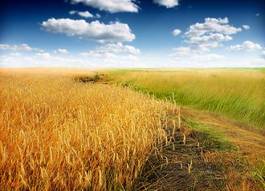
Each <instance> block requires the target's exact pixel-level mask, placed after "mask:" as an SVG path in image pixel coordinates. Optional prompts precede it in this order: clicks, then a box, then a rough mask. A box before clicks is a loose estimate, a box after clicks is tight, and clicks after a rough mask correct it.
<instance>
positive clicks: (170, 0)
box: [154, 0, 179, 8]
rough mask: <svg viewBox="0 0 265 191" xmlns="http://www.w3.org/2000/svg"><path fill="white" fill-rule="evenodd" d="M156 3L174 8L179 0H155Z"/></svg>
mask: <svg viewBox="0 0 265 191" xmlns="http://www.w3.org/2000/svg"><path fill="white" fill-rule="evenodd" d="M154 3H156V4H158V5H161V6H165V7H166V8H172V7H175V6H178V5H179V0H154Z"/></svg>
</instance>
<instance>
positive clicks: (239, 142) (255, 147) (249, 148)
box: [183, 109, 265, 165]
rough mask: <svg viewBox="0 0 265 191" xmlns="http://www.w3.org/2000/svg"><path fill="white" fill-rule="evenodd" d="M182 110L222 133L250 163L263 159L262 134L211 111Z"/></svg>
mask: <svg viewBox="0 0 265 191" xmlns="http://www.w3.org/2000/svg"><path fill="white" fill-rule="evenodd" d="M183 112H184V115H188V116H191V117H192V118H193V119H196V120H197V121H199V122H201V123H204V124H206V125H207V126H209V127H213V128H215V129H216V130H218V131H220V132H221V133H223V134H224V135H225V136H226V138H227V139H228V140H229V141H230V142H231V143H233V144H234V145H236V146H237V147H238V148H239V151H240V152H241V154H242V155H243V156H245V157H247V158H248V161H249V162H250V163H251V164H252V165H254V164H256V163H257V162H259V161H260V160H262V159H263V160H265V136H264V135H262V134H260V133H257V132H253V131H250V130H248V129H246V128H244V127H242V125H240V124H236V123H235V122H233V121H231V120H229V119H226V118H223V117H220V116H216V115H214V114H211V113H207V112H202V111H196V110H192V109H184V111H183Z"/></svg>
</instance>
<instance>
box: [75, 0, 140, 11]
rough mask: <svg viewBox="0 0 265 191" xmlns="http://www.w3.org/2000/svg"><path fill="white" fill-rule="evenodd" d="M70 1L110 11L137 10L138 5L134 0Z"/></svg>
mask: <svg viewBox="0 0 265 191" xmlns="http://www.w3.org/2000/svg"><path fill="white" fill-rule="evenodd" d="M71 2H72V3H83V4H84V5H87V6H91V7H93V8H96V9H99V10H101V11H108V12H110V13H117V12H132V13H136V12H138V9H139V7H138V6H137V4H136V3H135V0H71Z"/></svg>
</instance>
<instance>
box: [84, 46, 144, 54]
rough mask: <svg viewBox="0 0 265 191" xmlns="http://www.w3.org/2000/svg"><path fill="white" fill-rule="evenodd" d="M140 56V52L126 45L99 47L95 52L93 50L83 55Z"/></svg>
mask: <svg viewBox="0 0 265 191" xmlns="http://www.w3.org/2000/svg"><path fill="white" fill-rule="evenodd" d="M138 54H140V50H139V49H137V48H135V47H133V46H130V45H124V44H122V43H109V44H105V45H102V46H100V47H97V48H96V49H95V50H91V51H89V52H85V53H82V55H85V56H98V57H102V56H106V55H109V56H113V55H138Z"/></svg>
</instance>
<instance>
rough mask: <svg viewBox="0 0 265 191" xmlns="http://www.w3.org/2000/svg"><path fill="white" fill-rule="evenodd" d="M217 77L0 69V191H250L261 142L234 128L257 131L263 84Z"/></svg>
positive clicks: (260, 167)
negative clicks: (140, 91)
mask: <svg viewBox="0 0 265 191" xmlns="http://www.w3.org/2000/svg"><path fill="white" fill-rule="evenodd" d="M229 72H231V71H229ZM122 73H123V75H121V74H122ZM195 73H196V74H195ZM221 73H222V72H217V71H214V72H210V71H207V72H206V73H205V72H203V71H200V72H195V71H186V72H184V73H181V74H183V75H182V76H181V75H179V73H178V72H165V71H160V72H158V71H127V72H124V71H116V72H109V71H107V72H106V71H104V72H103V71H101V72H92V71H70V70H52V69H50V70H49V69H47V70H44V69H43V70H42V69H35V70H34V69H24V70H22V69H21V70H9V69H5V70H1V72H0V75H1V76H0V113H1V115H0V187H1V190H156V189H158V190H190V189H194V190H204V189H208V190H217V189H218V190H226V189H228V188H229V189H230V190H242V189H244V190H249V191H250V190H257V191H259V190H260V189H262V188H264V164H265V163H264V156H265V153H264V142H265V140H264V136H263V135H262V134H260V133H257V132H256V130H255V131H250V130H249V128H244V127H245V126H246V127H248V122H250V124H251V125H255V124H257V126H256V127H257V129H259V130H260V129H261V130H262V127H263V126H262V125H264V124H263V123H262V119H263V118H264V113H262V111H264V107H263V106H262V105H259V104H261V103H262V98H263V97H262V95H263V94H262V93H263V92H264V91H263V90H261V89H259V88H261V85H262V84H259V83H256V82H264V81H263V80H264V76H263V73H259V72H257V73H256V75H254V73H253V74H251V73H250V74H248V75H247V74H246V72H243V73H242V74H240V75H239V73H240V72H236V73H235V75H234V76H233V78H232V79H231V80H232V82H233V83H234V84H235V83H236V82H237V83H238V84H239V85H238V86H235V87H233V88H232V87H231V86H230V85H229V84H230V83H228V79H226V78H225V75H223V74H222V76H223V78H224V79H225V80H224V79H222V80H221V79H219V78H220V77H219V75H220V74H221ZM244 75H245V78H239V76H241V77H242V76H244ZM237 76H238V78H236V77H237ZM246 76H248V78H250V79H251V80H250V79H247V78H246ZM122 77H123V78H122ZM236 79H237V80H236ZM240 79H242V81H240ZM231 80H230V82H231ZM117 82H119V83H117ZM188 82H191V83H190V86H189V85H188ZM243 82H245V83H243ZM246 82H248V84H246ZM128 83H130V84H128ZM216 83H221V84H222V86H217V84H216ZM117 84H119V85H117ZM162 84H167V86H162ZM251 84H252V85H253V86H250V85H251ZM121 85H122V86H123V87H122V86H121ZM136 85H137V86H136ZM140 85H141V86H140ZM226 85H227V87H226V88H228V89H225V86H226ZM124 86H128V87H124ZM132 87H133V89H135V88H136V87H141V88H140V90H143V88H144V90H145V91H147V90H148V91H149V93H150V94H153V93H154V90H156V93H158V92H159V94H155V95H145V94H142V93H137V92H135V91H134V90H133V89H131V88H132ZM195 87H196V88H195ZM200 87H205V88H207V87H209V88H207V92H208V94H207V93H206V91H205V90H203V89H201V88H200ZM164 88H165V89H164ZM240 88H241V89H240ZM178 89H180V90H179V92H183V93H185V95H182V97H181V96H180V95H179V94H177V92H178V91H177V90H178ZM171 90H172V93H174V97H173V100H172V98H170V96H171ZM185 90H186V91H187V93H186V91H185ZM163 92H164V93H165V95H166V96H165V98H167V99H166V100H163V99H157V98H156V97H158V98H164V97H163V96H164V95H163V94H162V93H163ZM251 92H252V94H251ZM145 93H147V92H145ZM246 93H248V94H247V95H248V96H249V98H248V97H247V95H246ZM157 95H159V96H157ZM162 95H163V96H162ZM232 95H235V96H237V98H238V99H235V98H233V97H232ZM160 96H162V97H160ZM167 96H168V97H167ZM185 96H188V97H187V98H186V99H184V98H185ZM229 96H230V97H229ZM196 97H197V101H192V98H196ZM228 97H229V98H230V99H228ZM255 98H256V99H255ZM178 99H179V100H178ZM213 99H215V100H216V102H213V101H212V100H213ZM232 100H234V102H232ZM245 100H246V101H247V102H244V101H245ZM172 101H174V102H176V103H178V104H182V105H189V104H194V105H195V106H198V107H197V108H201V109H203V110H205V109H206V110H209V111H216V112H217V113H219V114H220V113H221V114H222V112H223V113H224V114H225V115H227V114H231V118H230V119H231V121H230V119H229V118H222V117H219V116H216V115H215V114H211V113H207V112H205V111H200V110H194V109H189V108H187V107H180V106H178V105H177V104H173V103H172ZM207 101H208V102H207ZM203 103H205V105H203ZM206 103H207V104H206ZM216 103H217V104H222V107H221V106H219V107H217V105H216ZM228 103H229V104H232V105H226V104H228ZM240 103H241V104H240ZM196 104H197V105H196ZM233 104H234V105H233ZM250 107H251V108H252V110H250ZM195 108H196V107H195ZM229 108H230V109H233V110H232V111H230V110H229ZM240 108H241V109H242V108H243V109H244V111H246V112H243V111H242V113H241V114H242V115H243V114H245V116H248V117H249V118H247V119H246V120H243V117H241V118H240V117H239V116H240V115H239V114H238V115H237V114H236V113H235V112H236V111H240ZM258 112H259V113H258ZM251 114H252V115H251ZM258 114H259V115H260V116H259V115H258ZM227 116H230V115H227ZM232 116H235V118H233V117H232ZM251 116H254V117H255V118H254V117H252V118H251ZM236 119H239V121H241V122H240V124H238V123H236V122H235V120H236ZM255 119H256V120H255ZM243 122H245V124H244V123H243ZM235 134H237V136H234V135H235ZM249 146H251V149H250V148H249ZM209 168H210V169H211V170H210V171H209ZM207 169H208V170H207ZM220 176H221V177H222V178H220Z"/></svg>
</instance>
